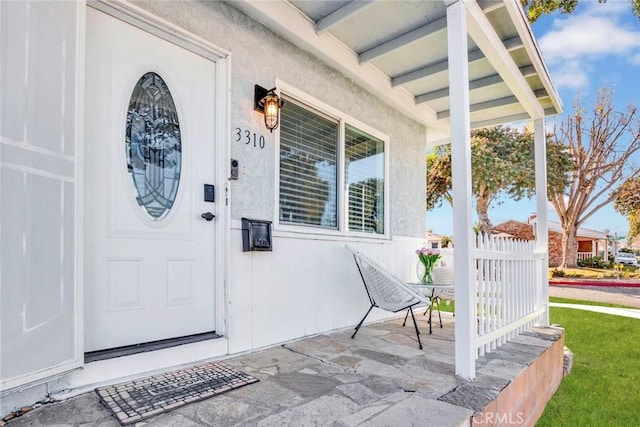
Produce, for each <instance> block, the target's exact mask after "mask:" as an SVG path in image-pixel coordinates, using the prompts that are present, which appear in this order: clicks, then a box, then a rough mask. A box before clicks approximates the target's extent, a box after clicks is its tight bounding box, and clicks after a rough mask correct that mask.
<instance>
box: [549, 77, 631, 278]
mask: <svg viewBox="0 0 640 427" xmlns="http://www.w3.org/2000/svg"><path fill="white" fill-rule="evenodd" d="M612 96H613V90H612V89H610V88H602V89H600V90H599V91H598V93H597V95H596V97H595V102H594V104H593V107H592V110H591V112H590V113H587V110H586V109H585V108H584V106H583V105H582V104H581V102H580V101H576V104H575V106H574V113H573V115H570V116H568V117H567V118H566V120H565V121H563V122H562V123H561V124H560V125H559V126H557V127H556V128H555V129H554V130H553V136H554V139H555V140H556V141H558V142H561V143H562V144H564V145H565V146H566V148H567V149H568V151H569V152H570V154H571V159H572V162H573V171H572V173H571V175H570V177H569V184H568V185H567V187H566V188H565V190H564V191H550V192H549V200H550V201H551V204H552V205H553V207H554V209H555V211H556V213H557V215H558V218H559V219H560V224H561V226H562V263H561V264H560V268H566V267H575V266H577V258H578V240H577V230H578V227H579V226H580V225H581V224H583V223H584V222H585V221H586V220H587V219H588V218H589V217H591V215H593V214H594V213H595V212H597V211H598V210H599V209H600V208H602V207H603V206H605V205H607V204H609V203H611V202H612V201H613V200H615V199H616V196H617V194H618V191H619V190H620V188H621V187H620V186H621V185H622V184H623V183H624V182H625V181H626V180H627V179H635V178H637V177H639V176H640V169H633V168H632V167H631V166H630V165H629V163H630V162H629V159H630V158H631V156H632V155H633V154H634V153H636V152H637V151H638V150H639V149H640V121H639V120H638V112H637V107H635V106H633V105H629V106H628V107H627V110H626V112H616V111H614V109H613V105H612ZM588 115H589V116H590V117H587V116H588Z"/></svg>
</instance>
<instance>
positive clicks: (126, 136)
mask: <svg viewBox="0 0 640 427" xmlns="http://www.w3.org/2000/svg"><path fill="white" fill-rule="evenodd" d="M86 26H87V46H86V52H87V56H86V76H85V86H86V97H85V143H84V160H85V162H84V176H85V180H84V183H83V184H84V191H83V194H84V212H85V217H84V227H83V229H84V236H85V239H84V266H85V269H84V283H85V287H84V289H85V310H84V313H85V314H84V317H85V351H95V350H101V349H109V348H114V347H120V346H126V345H131V344H138V343H145V342H150V341H156V340H161V339H168V338H175V337H181V336H186V335H193V334H198V333H204V332H211V331H214V330H215V324H214V318H215V316H214V307H215V302H214V285H215V283H214V260H215V258H214V257H215V255H216V254H215V253H214V239H215V238H216V237H215V228H216V226H215V219H212V220H211V218H209V219H210V220H209V221H207V220H205V219H204V218H203V217H202V214H203V213H207V212H211V213H213V214H215V213H216V205H217V203H213V202H210V201H205V198H206V197H205V193H206V191H205V184H214V178H215V170H214V158H215V147H216V141H215V137H214V135H215V129H214V115H215V110H214V109H215V97H216V93H215V81H216V67H215V63H214V62H212V61H210V60H208V59H205V58H203V57H202V56H199V55H197V54H195V53H192V52H190V51H188V50H186V49H183V48H181V47H178V46H177V45H175V44H173V43H171V42H169V41H166V40H164V39H162V38H159V37H157V36H155V35H152V34H150V33H148V32H146V31H144V30H142V29H140V28H137V27H135V26H132V25H130V24H127V23H125V22H123V21H121V20H119V19H116V18H114V17H112V16H110V15H107V14H105V13H103V12H100V11H97V10H94V9H92V8H87V23H86ZM218 198H219V195H218V194H215V201H216V202H217V199H218ZM205 216H206V215H205Z"/></svg>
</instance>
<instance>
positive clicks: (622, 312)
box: [549, 302, 640, 319]
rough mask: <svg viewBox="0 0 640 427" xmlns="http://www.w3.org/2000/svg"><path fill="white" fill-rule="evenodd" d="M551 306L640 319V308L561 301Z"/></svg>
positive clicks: (552, 303) (551, 303)
mask: <svg viewBox="0 0 640 427" xmlns="http://www.w3.org/2000/svg"><path fill="white" fill-rule="evenodd" d="M549 307H559V308H573V309H576V310H585V311H593V312H595V313H603V314H612V315H614V316H622V317H630V318H632V319H640V310H639V309H635V308H619V307H604V306H601V305H586V304H565V303H560V302H550V303H549Z"/></svg>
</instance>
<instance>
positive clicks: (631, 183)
mask: <svg viewBox="0 0 640 427" xmlns="http://www.w3.org/2000/svg"><path fill="white" fill-rule="evenodd" d="M613 207H614V208H615V210H616V211H618V212H620V213H621V214H622V215H626V216H627V220H628V221H629V233H628V235H627V239H628V240H631V239H632V238H634V237H636V236H637V235H638V234H640V178H635V179H628V180H626V181H625V182H624V184H622V185H621V186H620V188H619V189H618V191H617V194H616V199H615V201H614V203H613Z"/></svg>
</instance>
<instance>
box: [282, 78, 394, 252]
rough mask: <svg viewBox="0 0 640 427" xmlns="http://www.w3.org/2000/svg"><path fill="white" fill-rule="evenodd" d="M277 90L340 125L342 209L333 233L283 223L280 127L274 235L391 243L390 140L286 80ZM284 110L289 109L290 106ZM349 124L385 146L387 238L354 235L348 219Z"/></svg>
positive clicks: (326, 230)
mask: <svg viewBox="0 0 640 427" xmlns="http://www.w3.org/2000/svg"><path fill="white" fill-rule="evenodd" d="M275 86H276V87H277V88H278V89H277V93H278V96H282V95H283V94H284V95H285V96H289V97H291V98H295V99H296V100H297V101H299V102H301V103H303V104H306V105H308V106H309V107H310V108H312V109H315V110H318V111H319V112H320V113H322V114H325V115H327V116H329V117H331V118H333V119H335V120H337V121H338V135H339V136H338V138H339V140H338V153H337V162H338V170H337V174H336V178H337V179H338V201H337V209H338V212H337V214H338V229H337V230H332V229H327V228H322V227H317V226H313V225H304V224H300V225H290V224H284V223H282V224H281V223H280V127H278V128H277V129H276V130H275V141H276V145H275V149H274V172H275V173H274V180H275V183H274V186H273V187H274V206H273V208H274V214H273V218H274V221H273V227H274V231H276V232H278V231H281V232H287V233H301V234H316V235H326V236H347V237H357V238H362V239H374V240H388V239H390V236H391V233H390V230H389V225H390V220H389V215H390V212H391V209H390V208H389V203H390V201H391V195H390V185H389V163H390V162H391V150H390V145H391V144H389V136H388V135H387V134H385V133H382V132H380V131H379V130H377V129H375V128H373V127H371V126H369V125H367V124H366V123H363V122H361V121H360V120H357V119H355V118H353V117H351V116H350V115H348V114H346V113H344V112H342V111H340V110H338V109H336V108H334V107H332V106H330V105H329V104H326V103H325V102H322V101H320V100H319V99H317V98H314V97H313V96H311V95H309V94H308V93H306V92H303V91H301V90H300V89H298V88H296V87H294V86H291V85H290V84H288V83H286V82H283V81H282V80H278V79H276V81H275ZM284 108H287V107H286V105H285V107H284ZM345 124H349V125H351V126H353V127H356V128H358V129H359V130H361V131H363V132H366V133H368V134H369V135H371V136H373V137H375V138H378V139H380V140H382V141H383V143H384V155H385V162H384V195H385V201H384V233H383V234H373V233H363V232H360V231H350V230H349V224H348V215H347V212H346V211H345V209H346V206H347V204H346V200H345V198H346V196H347V194H346V191H345V189H344V178H345V171H344V160H345V153H344V150H345V146H344V143H345V141H344V139H345Z"/></svg>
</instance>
